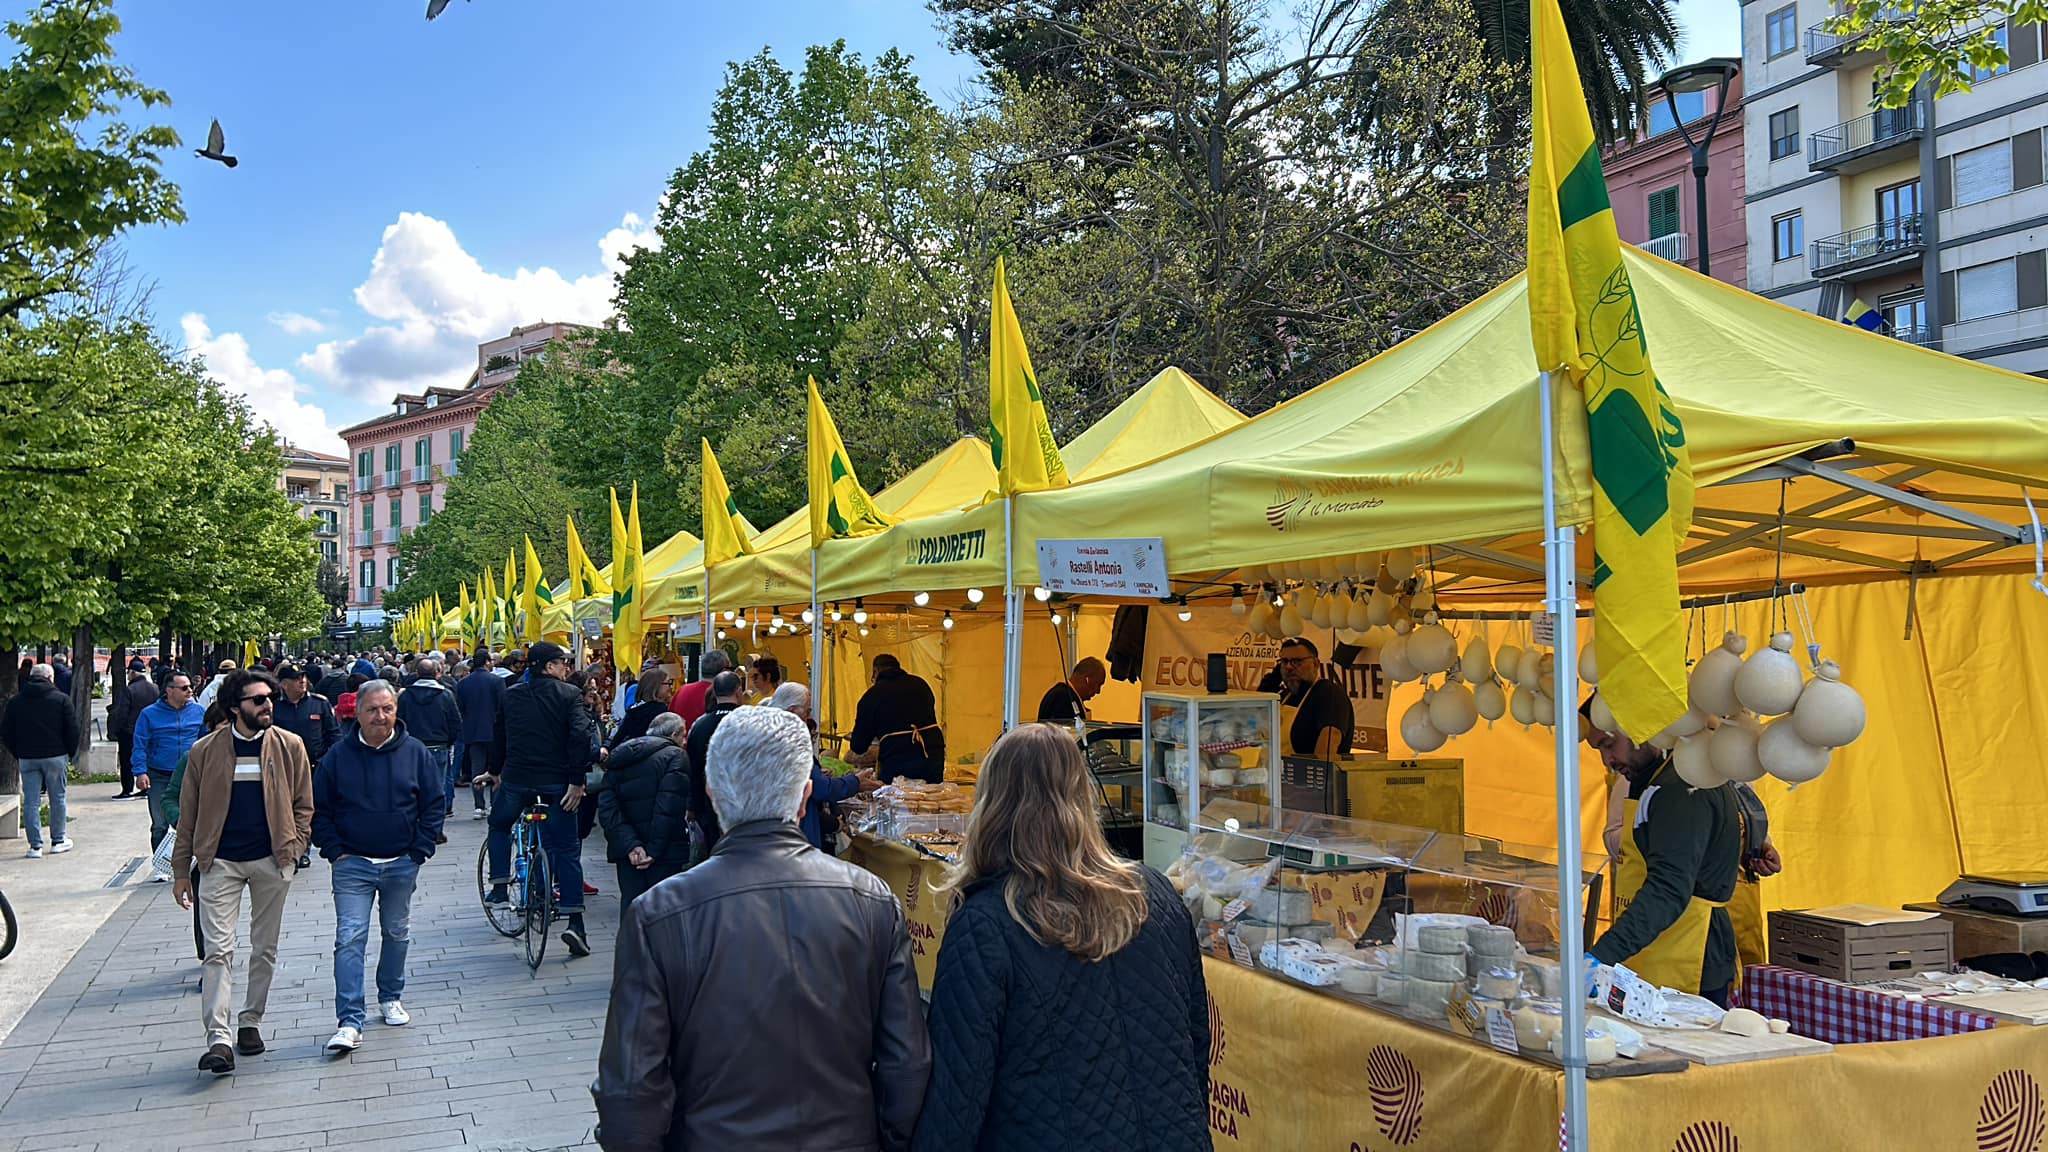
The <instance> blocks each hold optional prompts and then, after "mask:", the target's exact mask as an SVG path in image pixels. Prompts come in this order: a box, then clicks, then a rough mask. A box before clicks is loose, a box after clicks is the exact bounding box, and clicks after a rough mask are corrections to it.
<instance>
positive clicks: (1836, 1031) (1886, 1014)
mask: <svg viewBox="0 0 2048 1152" xmlns="http://www.w3.org/2000/svg"><path fill="white" fill-rule="evenodd" d="M1741 1000H1742V1006H1743V1007H1745V1008H1749V1009H1753V1010H1755V1011H1757V1012H1760V1013H1762V1014H1763V1015H1765V1016H1768V1017H1770V1018H1772V1019H1774V1020H1786V1021H1790V1022H1791V1024H1792V1031H1793V1032H1795V1033H1797V1034H1798V1035H1801V1036H1808V1037H1811V1038H1813V1039H1815V1040H1825V1041H1827V1042H1828V1043H1830V1044H1868V1043H1871V1042H1873V1041H1880V1040H1925V1039H1927V1038H1928V1037H1930V1036H1955V1035H1958V1034H1960V1033H1964V1032H1982V1031H1985V1030H1987V1029H1991V1028H1996V1027H1997V1026H1998V1020H1997V1018H1995V1017H1991V1016H1986V1015H1984V1014H1983V1013H1981V1012H1971V1011H1969V1010H1968V1009H1965V1008H1956V1007H1952V1006H1949V1005H1946V1004H1942V1003H1940V1002H1939V1001H1935V1000H1908V999H1906V998H1904V997H1903V996H1892V995H1889V994H1887V993H1884V992H1878V991H1874V990H1871V989H1868V988H1858V987H1856V986H1855V985H1853V984H1843V983H1841V982H1840V981H1837V980H1830V979H1828V978H1827V977H1825V976H1815V975H1813V974H1812V973H1810V972H1800V971H1797V970H1795V969H1792V968H1779V967H1776V966H1775V965H1770V964H1752V965H1750V966H1749V967H1747V968H1745V969H1743V972H1742V990H1741Z"/></svg>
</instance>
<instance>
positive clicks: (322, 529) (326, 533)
mask: <svg viewBox="0 0 2048 1152" xmlns="http://www.w3.org/2000/svg"><path fill="white" fill-rule="evenodd" d="M313 535H315V536H318V537H320V538H322V539H324V540H332V539H333V538H335V537H336V536H339V535H341V529H340V528H338V527H336V526H335V525H333V524H329V523H328V522H327V521H325V520H320V521H316V522H315V523H314V525H313Z"/></svg>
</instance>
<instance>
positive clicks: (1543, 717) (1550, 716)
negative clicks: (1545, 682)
mask: <svg viewBox="0 0 2048 1152" xmlns="http://www.w3.org/2000/svg"><path fill="white" fill-rule="evenodd" d="M1536 722H1537V723H1538V724H1541V725H1543V726H1544V727H1545V728H1555V727H1557V701H1556V700H1554V699H1552V698H1551V695H1550V693H1548V692H1545V691H1544V690H1543V689H1541V688H1538V689H1537V690H1536Z"/></svg>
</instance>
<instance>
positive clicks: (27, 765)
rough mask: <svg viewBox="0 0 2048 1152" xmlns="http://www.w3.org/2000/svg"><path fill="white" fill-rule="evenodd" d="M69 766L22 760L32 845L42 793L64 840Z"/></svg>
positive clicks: (39, 829)
mask: <svg viewBox="0 0 2048 1152" xmlns="http://www.w3.org/2000/svg"><path fill="white" fill-rule="evenodd" d="M68 767H70V763H69V762H68V761H67V760H65V759H64V757H62V756H48V757H38V758H36V759H34V760H23V761H21V830H22V834H23V835H25V836H27V837H28V846H29V847H31V848H41V847H42V846H43V816H42V808H43V793H44V792H48V793H49V794H50V839H51V841H52V842H55V841H59V840H62V839H64V771H65V769H66V768H68ZM577 890H578V891H582V889H580V888H579V889H577Z"/></svg>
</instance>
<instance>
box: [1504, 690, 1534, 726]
mask: <svg viewBox="0 0 2048 1152" xmlns="http://www.w3.org/2000/svg"><path fill="white" fill-rule="evenodd" d="M1508 714H1509V715H1510V716H1513V717H1514V718H1515V722H1516V723H1517V724H1520V725H1521V726H1522V727H1524V728H1527V727H1528V726H1529V725H1531V724H1534V723H1535V722H1536V692H1535V690H1534V689H1531V688H1524V687H1522V686H1521V685H1520V684H1517V685H1515V690H1514V693H1513V694H1512V695H1510V696H1509V697H1508Z"/></svg>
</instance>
